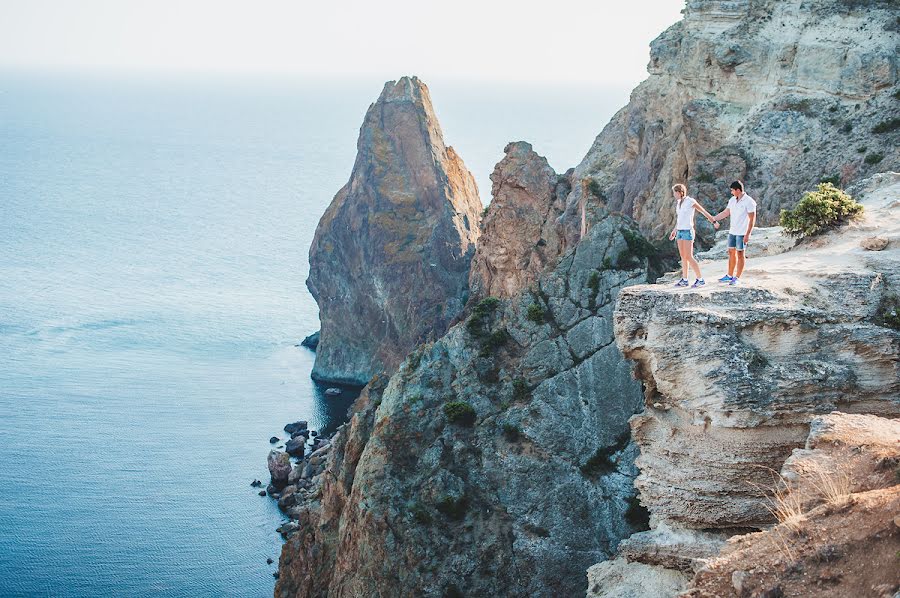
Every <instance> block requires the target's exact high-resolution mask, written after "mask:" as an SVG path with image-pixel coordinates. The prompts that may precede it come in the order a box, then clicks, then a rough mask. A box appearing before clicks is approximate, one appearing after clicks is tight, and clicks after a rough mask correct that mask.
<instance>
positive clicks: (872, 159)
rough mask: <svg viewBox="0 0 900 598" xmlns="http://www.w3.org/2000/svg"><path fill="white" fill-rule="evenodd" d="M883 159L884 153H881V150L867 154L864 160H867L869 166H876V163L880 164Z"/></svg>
mask: <svg viewBox="0 0 900 598" xmlns="http://www.w3.org/2000/svg"><path fill="white" fill-rule="evenodd" d="M882 160H884V154H882V153H879V152H873V153H871V154H869V155H867V156H866V157H865V159H864V160H863V162H865V163H866V164H868V165H869V166H874V165H875V164H878V163H879V162H881V161H882Z"/></svg>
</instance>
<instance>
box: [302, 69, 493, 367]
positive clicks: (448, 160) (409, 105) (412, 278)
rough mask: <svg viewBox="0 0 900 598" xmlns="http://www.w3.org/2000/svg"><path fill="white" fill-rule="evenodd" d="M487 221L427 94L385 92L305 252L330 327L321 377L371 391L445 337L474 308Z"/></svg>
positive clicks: (320, 354) (408, 82)
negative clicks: (472, 284)
mask: <svg viewBox="0 0 900 598" xmlns="http://www.w3.org/2000/svg"><path fill="white" fill-rule="evenodd" d="M481 210H482V206H481V202H480V200H479V199H478V189H477V187H476V185H475V180H474V178H473V177H472V175H471V173H469V171H468V170H466V167H465V165H464V164H463V162H462V159H460V157H459V156H458V155H457V154H456V152H455V151H453V148H451V147H448V146H445V145H444V140H443V137H442V134H441V129H440V126H439V125H438V121H437V118H436V117H435V114H434V110H433V108H432V105H431V99H430V97H429V94H428V88H427V87H426V86H425V84H424V83H422V82H421V81H419V80H418V79H417V78H415V77H412V78H408V77H403V78H402V79H400V80H399V81H396V82H394V81H391V82H388V83H387V84H385V86H384V90H383V91H382V93H381V96H380V97H379V98H378V101H377V102H375V103H374V104H372V105H371V106H370V107H369V110H368V112H367V113H366V117H365V120H364V122H363V125H362V127H361V128H360V134H359V141H358V143H357V156H356V162H355V164H354V166H353V172H352V173H351V175H350V181H349V182H348V183H347V184H346V185H344V187H343V188H342V189H341V190H340V191H338V193H337V195H335V197H334V200H333V201H332V202H331V205H330V206H329V207H328V209H327V210H326V211H325V214H324V215H323V216H322V219H321V220H320V221H319V225H318V227H317V228H316V234H315V237H314V238H313V242H312V246H311V247H310V251H309V262H310V272H309V278H308V279H307V281H306V283H307V286H308V287H309V290H310V292H311V293H312V295H313V297H314V298H315V300H316V303H318V305H319V318H320V320H321V324H322V328H321V331H320V337H319V342H318V346H317V348H316V361H315V366H314V367H313V371H312V375H313V378H316V379H318V380H325V381H332V382H344V383H351V384H364V383H366V382H368V381H369V379H370V378H371V377H372V375H373V374H375V373H376V372H380V371H391V370H393V369H394V368H395V367H396V366H397V364H399V363H400V361H401V360H402V359H403V358H404V357H405V356H406V354H407V353H408V352H409V351H410V350H411V349H412V348H413V347H415V346H416V345H418V344H419V343H422V342H425V341H427V340H429V339H434V338H436V337H437V336H440V335H441V334H443V333H444V332H445V331H446V329H447V327H448V325H449V324H450V322H451V320H453V319H454V318H455V317H456V316H458V315H459V314H460V312H461V311H462V308H463V306H464V304H465V302H466V299H467V292H468V275H469V264H470V261H471V258H472V253H473V252H474V250H475V242H476V241H477V239H478V235H479V228H478V221H479V218H480V215H481Z"/></svg>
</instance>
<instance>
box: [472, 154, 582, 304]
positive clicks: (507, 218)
mask: <svg viewBox="0 0 900 598" xmlns="http://www.w3.org/2000/svg"><path fill="white" fill-rule="evenodd" d="M503 151H504V153H505V154H506V155H505V156H504V157H503V160H501V161H500V162H499V163H498V164H497V166H496V168H494V172H493V173H492V174H491V183H492V186H491V197H492V199H491V204H490V206H489V207H488V209H487V214H486V215H485V217H484V218H483V220H482V222H481V230H482V236H481V241H480V243H478V246H477V247H476V249H475V256H474V257H473V258H472V269H471V273H470V274H469V286H470V287H471V289H472V295H471V299H472V300H474V301H477V300H479V299H482V298H484V297H488V296H491V297H500V298H503V299H508V298H510V297H513V296H515V295H516V294H517V293H518V292H519V291H520V290H522V289H523V288H525V287H526V286H528V285H529V284H531V283H532V282H534V281H535V280H536V279H537V277H538V275H539V274H540V273H541V272H542V271H543V270H544V269H545V268H546V267H547V266H548V265H552V264H553V263H554V262H555V261H556V259H557V258H558V257H559V256H560V253H561V252H562V249H563V245H562V243H563V238H564V234H562V231H560V228H559V227H560V224H559V222H558V220H559V217H560V216H561V215H562V213H563V210H564V209H565V198H566V196H567V195H568V194H569V192H570V191H571V190H572V184H571V180H570V179H569V177H568V176H566V175H557V174H556V172H554V170H553V168H551V167H550V164H549V163H548V162H547V159H546V158H544V157H543V156H540V155H538V154H537V153H536V152H535V151H534V150H533V149H532V147H531V145H530V144H528V143H525V142H524V141H519V142H516V143H510V144H509V145H507V146H506V147H505V148H504V150H503ZM570 174H571V173H570Z"/></svg>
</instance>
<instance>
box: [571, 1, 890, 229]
mask: <svg viewBox="0 0 900 598" xmlns="http://www.w3.org/2000/svg"><path fill="white" fill-rule="evenodd" d="M898 47H900V26H898V22H897V11H896V3H894V2H887V1H877V0H875V1H856V0H853V1H851V0H812V1H810V0H777V1H776V0H736V1H727V2H726V1H719V0H688V2H687V4H686V7H685V9H684V19H683V20H682V21H680V22H678V23H676V24H675V25H673V26H672V27H670V28H669V29H668V30H667V31H665V32H664V33H663V34H662V35H660V36H659V37H658V38H657V39H656V40H654V41H653V43H652V44H651V55H650V63H649V65H648V69H649V72H650V76H649V78H648V79H647V80H645V81H644V82H643V83H641V84H640V85H639V86H638V87H637V88H636V89H635V90H634V91H633V92H632V94H631V100H630V102H629V103H628V105H627V106H625V107H624V108H623V109H622V110H621V111H619V113H618V114H616V115H615V117H613V119H612V120H611V121H610V123H609V124H608V125H607V126H606V127H605V128H604V129H603V131H602V132H601V133H600V135H599V136H598V137H597V139H596V140H595V142H594V144H593V146H592V148H591V149H590V151H589V152H588V154H587V155H586V156H585V158H584V160H583V161H582V162H581V164H579V165H578V166H577V167H576V169H575V173H574V177H573V178H574V180H575V181H590V182H591V183H592V185H593V188H594V189H596V190H597V191H598V194H600V195H602V196H603V197H604V198H605V199H606V201H607V202H608V205H609V207H610V208H611V209H615V210H622V211H623V212H625V213H626V214H629V215H632V216H633V217H634V218H635V219H636V220H637V221H638V222H639V223H640V225H641V229H642V230H643V231H644V232H645V234H646V235H647V236H648V237H649V238H651V239H658V238H662V237H663V236H665V234H666V233H668V231H669V230H670V229H671V227H672V225H673V223H674V211H673V209H672V206H671V192H670V187H671V185H672V184H674V183H675V182H684V183H687V185H688V187H689V192H690V193H691V194H693V195H694V197H697V198H698V199H699V200H700V201H701V202H706V203H707V207H709V208H716V209H719V208H721V207H724V200H725V199H727V198H728V190H727V185H728V183H729V182H730V181H732V180H734V179H741V180H743V181H745V183H746V185H747V190H748V191H749V192H750V194H751V195H753V196H754V197H755V198H756V199H757V201H758V202H759V218H760V224H762V225H770V224H774V223H776V222H777V218H778V214H779V211H780V209H781V208H782V207H791V206H793V204H794V203H796V202H797V200H799V198H800V196H801V195H802V193H803V191H806V190H808V189H810V188H813V187H814V185H815V183H818V182H819V181H820V180H821V179H823V178H833V179H834V180H836V181H838V184H843V185H847V184H849V183H851V182H853V181H855V180H858V179H860V178H863V177H865V176H868V175H869V174H871V173H874V172H881V171H884V170H891V169H893V170H898V169H900V143H898V136H900V87H898V83H900V78H898V77H900V75H898V56H900V52H898ZM586 189H587V187H586V186H583V185H580V184H575V185H574V187H573V192H572V193H571V194H570V195H569V197H568V199H567V208H566V219H567V220H569V221H573V222H575V221H577V220H578V219H579V218H580V212H581V208H582V206H583V204H584V202H585V201H586V200H588V199H589V195H590V194H589V193H587V192H586ZM699 224H700V227H699V229H698V230H699V231H700V232H701V233H702V235H703V236H704V238H705V239H706V242H707V243H708V242H709V241H710V238H711V235H712V229H711V228H709V227H708V226H707V225H706V223H705V222H702V219H701V222H700V223H699ZM575 230H577V229H575Z"/></svg>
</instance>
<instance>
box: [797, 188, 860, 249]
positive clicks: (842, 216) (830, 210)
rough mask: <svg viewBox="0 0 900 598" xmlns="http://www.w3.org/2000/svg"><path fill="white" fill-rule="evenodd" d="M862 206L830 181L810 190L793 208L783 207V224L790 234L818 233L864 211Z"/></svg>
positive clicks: (807, 234) (806, 234)
mask: <svg viewBox="0 0 900 598" xmlns="http://www.w3.org/2000/svg"><path fill="white" fill-rule="evenodd" d="M862 211H863V207H862V205H861V204H858V203H856V201H854V200H853V198H852V197H850V196H849V195H847V194H846V193H844V192H843V191H841V190H840V189H837V188H836V187H835V186H834V185H832V184H831V183H821V184H820V185H819V189H818V190H817V191H809V192H807V193H806V194H804V195H803V198H802V199H801V200H800V202H799V203H798V204H797V207H795V208H794V209H793V210H781V219H780V224H781V226H783V227H784V231H785V232H786V233H787V234H789V235H791V236H794V237H796V236H804V237H806V236H813V235H818V234H820V233H822V232H824V231H826V230H828V229H830V228H833V227H835V226H837V225H839V224H841V223H842V222H846V221H848V220H851V219H853V218H855V217H857V216H859V215H860V214H862Z"/></svg>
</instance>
